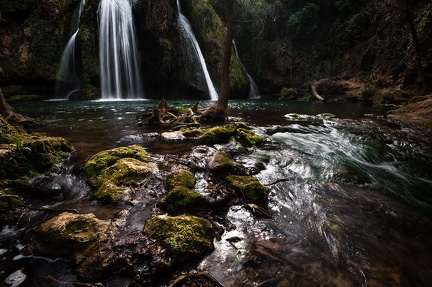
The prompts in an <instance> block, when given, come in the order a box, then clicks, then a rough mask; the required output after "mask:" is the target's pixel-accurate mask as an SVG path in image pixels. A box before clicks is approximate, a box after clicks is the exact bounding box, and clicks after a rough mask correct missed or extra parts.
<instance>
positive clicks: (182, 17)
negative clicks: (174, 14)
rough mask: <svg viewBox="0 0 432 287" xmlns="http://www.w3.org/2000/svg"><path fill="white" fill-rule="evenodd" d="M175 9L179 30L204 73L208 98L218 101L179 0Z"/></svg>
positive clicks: (199, 49)
mask: <svg viewBox="0 0 432 287" xmlns="http://www.w3.org/2000/svg"><path fill="white" fill-rule="evenodd" d="M177 9H178V12H179V17H178V23H179V27H180V28H181V29H183V31H184V32H185V33H186V34H185V35H186V36H187V38H188V39H189V40H190V41H191V42H192V44H193V47H194V48H195V52H196V54H197V57H198V59H199V61H200V64H201V67H202V69H203V72H204V76H205V80H206V83H207V88H208V90H209V95H210V98H211V99H212V100H217V99H218V93H217V92H216V89H215V87H214V85H213V82H212V80H211V77H210V74H209V72H208V69H207V64H206V62H205V59H204V56H203V54H202V52H201V48H200V46H199V44H198V41H197V39H196V37H195V34H194V33H193V30H192V26H191V24H190V22H189V20H188V19H187V18H186V16H185V15H183V13H182V11H181V7H180V0H177Z"/></svg>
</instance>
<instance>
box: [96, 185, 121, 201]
mask: <svg viewBox="0 0 432 287" xmlns="http://www.w3.org/2000/svg"><path fill="white" fill-rule="evenodd" d="M127 194H128V189H127V188H126V187H121V186H118V185H116V184H115V183H113V182H112V181H110V180H109V181H106V182H104V183H103V184H102V185H101V186H100V187H99V188H98V190H97V191H96V192H95V193H94V197H95V198H96V199H99V200H102V201H107V202H111V203H118V202H121V201H123V200H124V199H125V197H126V196H127Z"/></svg>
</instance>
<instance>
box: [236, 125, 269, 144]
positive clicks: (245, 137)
mask: <svg viewBox="0 0 432 287" xmlns="http://www.w3.org/2000/svg"><path fill="white" fill-rule="evenodd" d="M236 139H237V140H238V141H239V142H240V143H241V144H243V145H245V146H256V145H259V144H261V143H262V142H263V141H264V139H263V138H262V137H260V136H259V135H257V134H256V133H254V132H253V131H251V130H249V129H243V128H239V129H237V137H236Z"/></svg>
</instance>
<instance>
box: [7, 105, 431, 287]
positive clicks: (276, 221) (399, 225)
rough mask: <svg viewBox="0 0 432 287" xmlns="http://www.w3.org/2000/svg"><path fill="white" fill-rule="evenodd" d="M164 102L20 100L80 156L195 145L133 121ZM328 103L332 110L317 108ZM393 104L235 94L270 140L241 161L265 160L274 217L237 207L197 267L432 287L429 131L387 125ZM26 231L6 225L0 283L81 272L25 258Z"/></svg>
mask: <svg viewBox="0 0 432 287" xmlns="http://www.w3.org/2000/svg"><path fill="white" fill-rule="evenodd" d="M155 104H157V102H156V101H152V100H142V101H120V102H116V101H106V102H102V101H90V102H73V101H46V102H39V103H16V104H14V107H15V110H16V111H17V112H20V113H24V114H26V115H29V116H34V117H38V118H40V119H42V120H43V121H44V122H45V123H46V125H45V126H43V127H41V128H38V131H39V132H43V133H45V134H47V135H50V136H62V137H64V138H66V139H68V140H69V141H70V142H71V143H72V144H73V145H74V147H75V148H76V150H77V154H76V155H75V156H74V157H73V158H72V160H71V164H74V165H77V166H79V165H81V164H82V163H83V162H84V161H85V159H87V158H88V157H89V156H91V155H93V154H95V153H97V152H98V151H101V150H105V149H109V148H113V147H117V146H122V145H129V144H132V143H139V144H141V145H143V146H144V147H145V148H146V149H147V150H148V151H149V152H150V153H152V154H166V153H183V152H189V151H190V149H191V148H192V147H193V145H196V144H197V143H195V142H190V141H186V142H169V143H167V142H164V141H161V140H159V139H158V138H157V137H153V136H150V135H152V133H155V132H161V130H157V129H154V128H153V129H149V128H147V127H138V126H137V125H136V116H137V115H139V114H140V113H141V112H143V111H146V110H149V109H150V108H151V107H152V106H154V105H155ZM170 104H171V105H173V106H178V107H180V106H188V105H192V104H193V102H188V101H173V102H170ZM210 104H211V102H210V101H204V102H202V103H201V106H208V105H210ZM289 113H297V114H299V115H300V116H294V117H286V116H285V115H287V114H289ZM321 113H332V114H334V115H335V117H334V118H325V117H320V116H316V115H318V114H321ZM385 113H386V110H385V109H376V108H371V107H367V106H362V105H360V104H356V103H308V102H284V101H263V100H256V101H232V102H230V112H229V116H230V119H231V120H241V121H245V122H248V123H250V124H252V125H253V126H254V128H255V131H256V132H257V133H259V134H262V135H263V136H264V137H265V138H266V142H265V144H264V145H263V147H260V148H254V149H250V150H249V151H248V152H247V153H246V154H242V155H240V156H237V158H236V160H237V161H239V162H240V163H242V164H243V165H245V166H247V167H249V168H251V169H255V170H257V173H256V177H257V178H258V179H259V180H260V181H261V182H262V183H263V184H265V185H267V186H268V187H269V189H270V204H269V206H270V213H271V215H272V216H271V218H264V219H263V218H258V217H255V216H253V215H252V214H250V212H249V211H247V210H245V209H244V208H243V207H242V206H241V205H238V206H232V207H231V208H230V209H229V211H228V214H227V219H229V221H231V223H232V224H233V226H234V228H232V229H231V230H226V231H225V233H224V234H223V235H222V238H221V240H216V241H215V247H216V249H215V251H214V252H213V253H212V254H210V255H209V256H207V257H206V258H205V259H204V260H203V261H202V262H201V263H200V264H199V266H198V267H197V270H208V271H210V273H211V274H212V275H213V276H214V277H215V278H216V279H217V280H219V281H220V282H221V283H222V284H223V285H224V286H227V287H228V286H233V287H234V286H430V284H431V283H430V282H432V257H431V256H430V254H432V222H431V219H432V216H431V215H432V158H430V154H432V153H431V147H432V140H431V138H430V136H428V135H424V134H423V135H422V134H418V133H416V132H415V131H413V130H410V129H407V128H402V127H400V126H399V125H396V124H392V123H389V122H388V121H386V120H385V119H383V118H382V117H381V115H384V114H385ZM303 115H304V116H303ZM17 236H18V235H17V231H16V230H15V229H14V228H13V227H10V226H9V227H4V228H3V230H1V232H0V255H1V256H2V259H0V260H1V261H0V266H1V268H0V282H2V283H0V285H1V284H3V282H5V280H6V279H7V277H8V276H10V275H11V274H15V273H13V272H17V271H19V270H21V269H23V268H24V267H25V270H32V271H28V272H27V273H26V276H27V278H26V279H25V280H24V281H23V283H22V284H21V285H19V286H36V285H34V284H32V282H35V281H37V280H36V279H35V278H37V277H38V276H39V277H43V276H45V277H46V276H47V274H48V273H49V274H53V273H54V274H63V277H62V278H64V281H73V279H74V276H73V272H72V271H71V269H70V267H69V266H67V264H64V263H59V262H51V259H41V258H34V257H33V258H25V257H24V256H22V255H21V253H20V250H21V249H22V248H23V246H21V244H20V243H19V241H18V243H17V240H18V238H17ZM8 266H9V267H8ZM54 266H55V267H54ZM48 271H49V272H48ZM50 272H51V273H50ZM15 275H16V276H18V277H19V276H20V275H21V274H20V273H19V272H18V273H16V274H15ZM68 279H70V280H68ZM52 284H53V285H50V286H64V285H56V284H55V282H52ZM6 286H11V285H6ZM17 286H18V285H17ZM41 286H42V285H41ZM110 286H123V285H121V283H119V284H117V285H115V284H114V283H113V284H112V285H110Z"/></svg>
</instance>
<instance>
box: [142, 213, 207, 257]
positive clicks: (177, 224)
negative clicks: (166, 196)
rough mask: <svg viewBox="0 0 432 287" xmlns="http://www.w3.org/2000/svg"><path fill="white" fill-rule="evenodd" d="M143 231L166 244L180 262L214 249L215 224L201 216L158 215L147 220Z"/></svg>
mask: <svg viewBox="0 0 432 287" xmlns="http://www.w3.org/2000/svg"><path fill="white" fill-rule="evenodd" d="M143 232H145V233H147V234H148V235H149V236H150V237H151V238H153V239H155V240H156V241H158V242H159V243H160V244H161V245H163V246H165V247H166V248H167V249H168V250H169V251H170V252H171V254H172V255H173V257H174V259H176V260H178V261H180V262H184V261H187V260H188V259H192V258H197V257H202V256H204V255H205V254H207V253H208V252H211V251H213V249H214V247H213V238H214V231H213V226H212V224H211V223H210V222H209V221H208V220H207V219H204V218H201V217H196V216H175V217H171V216H167V215H160V216H156V217H153V218H151V219H149V220H148V221H147V222H146V225H145V227H144V230H143Z"/></svg>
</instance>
